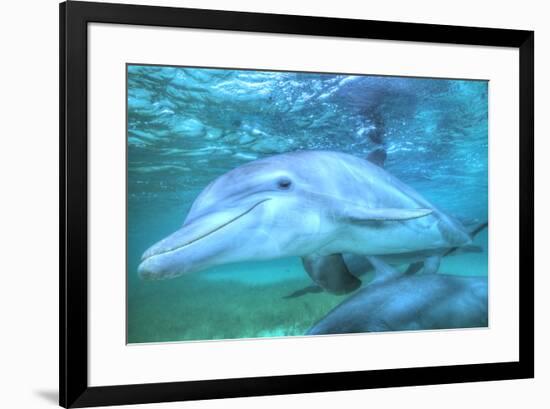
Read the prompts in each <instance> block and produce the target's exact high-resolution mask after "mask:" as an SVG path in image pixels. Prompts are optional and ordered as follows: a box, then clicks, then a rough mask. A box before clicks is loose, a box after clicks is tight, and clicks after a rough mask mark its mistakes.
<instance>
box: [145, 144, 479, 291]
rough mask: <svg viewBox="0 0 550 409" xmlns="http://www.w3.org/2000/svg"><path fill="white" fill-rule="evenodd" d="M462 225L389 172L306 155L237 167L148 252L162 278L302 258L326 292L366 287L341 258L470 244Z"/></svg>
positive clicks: (148, 267)
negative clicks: (222, 266)
mask: <svg viewBox="0 0 550 409" xmlns="http://www.w3.org/2000/svg"><path fill="white" fill-rule="evenodd" d="M470 242H471V237H470V235H469V234H468V232H467V231H466V229H465V228H464V226H463V225H462V224H461V223H459V222H458V221H456V220H454V219H452V218H451V217H448V216H447V215H446V214H445V213H443V212H441V211H439V210H438V209H437V208H436V207H434V206H433V205H432V204H431V203H429V202H428V201H427V200H426V199H424V198H423V197H422V196H421V195H420V194H419V193H417V192H416V191H415V190H413V189H412V188H410V187H409V186H407V185H406V184H404V183H403V182H401V181H400V180H398V179H397V178H396V177H394V176H392V175H391V174H389V173H388V172H386V171H385V170H384V169H382V168H381V167H379V166H376V165H374V164H372V163H370V162H368V161H366V160H364V159H360V158H357V157H355V156H352V155H348V154H345V153H338V152H329V151H300V152H293V153H285V154H281V155H275V156H271V157H268V158H264V159H260V160H256V161H253V162H249V163H247V164H244V165H242V166H239V167H237V168H235V169H233V170H231V171H229V172H227V173H225V174H224V175H222V176H220V177H218V178H217V179H216V180H214V181H213V182H211V183H210V184H209V185H208V186H207V187H206V188H205V189H204V190H203V191H202V192H201V193H200V194H199V196H198V197H197V198H196V200H195V201H194V203H193V205H192V207H191V209H190V211H189V213H188V215H187V217H186V219H185V221H184V224H183V226H182V227H181V228H180V229H179V230H177V231H176V232H175V233H173V234H171V235H169V236H168V237H166V238H165V239H163V240H161V241H159V242H158V243H156V244H155V245H153V246H152V247H150V248H149V249H148V250H146V251H145V253H144V254H143V256H142V262H141V264H140V266H139V268H138V272H139V274H140V276H141V277H142V278H148V279H161V278H170V277H177V276H180V275H182V274H186V273H191V272H195V271H200V270H204V269H207V268H209V267H211V266H215V265H220V264H227V263H233V262H239V261H248V260H269V259H276V258H281V257H289V256H297V257H302V260H303V264H304V267H305V269H306V271H307V272H308V274H309V275H310V277H311V278H312V280H313V281H314V282H315V283H316V284H318V285H319V286H321V287H322V288H324V289H325V290H326V291H328V292H331V293H336V294H342V293H348V292H350V291H353V290H355V289H357V288H358V287H359V286H360V283H361V282H360V280H359V279H358V278H357V277H355V276H354V275H353V274H351V273H350V272H349V271H348V269H347V267H346V264H345V263H344V261H343V258H342V254H346V253H349V254H357V255H364V256H380V255H385V254H400V253H410V252H414V251H421V250H429V249H453V248H455V247H461V246H465V245H469V244H470Z"/></svg>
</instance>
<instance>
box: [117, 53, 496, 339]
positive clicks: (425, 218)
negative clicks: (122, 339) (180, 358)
mask: <svg viewBox="0 0 550 409" xmlns="http://www.w3.org/2000/svg"><path fill="white" fill-rule="evenodd" d="M488 86H489V84H488V82H487V81H483V80H455V79H437V78H416V77H393V76H372V75H349V74H333V73H330V74H329V73H307V72H280V71H265V70H248V69H246V70H245V69H214V68H195V67H174V66H153V65H136V64H128V65H127V342H128V343H151V342H175V341H198V340H215V339H239V338H261V337H282V336H297V335H298V336H303V335H317V334H345V333H363V332H379V331H408V330H434V329H448V328H475V327H487V325H488V300H487V293H488V288H487V286H488V280H487V275H488V228H489V226H488Z"/></svg>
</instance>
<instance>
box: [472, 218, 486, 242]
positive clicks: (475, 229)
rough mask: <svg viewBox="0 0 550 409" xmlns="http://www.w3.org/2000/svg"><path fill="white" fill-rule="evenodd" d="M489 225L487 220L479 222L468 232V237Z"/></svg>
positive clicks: (473, 235)
mask: <svg viewBox="0 0 550 409" xmlns="http://www.w3.org/2000/svg"><path fill="white" fill-rule="evenodd" d="M488 226H489V222H483V223H479V224H478V225H476V226H474V227H473V228H472V229H471V230H470V231H469V232H468V233H470V237H472V239H473V238H474V237H475V236H476V235H477V234H478V233H479V232H481V231H483V230H485V229H486V228H487V227H488Z"/></svg>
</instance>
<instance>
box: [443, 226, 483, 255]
mask: <svg viewBox="0 0 550 409" xmlns="http://www.w3.org/2000/svg"><path fill="white" fill-rule="evenodd" d="M488 226H489V222H483V223H479V224H476V225H474V226H472V227H471V228H470V229H469V231H468V234H469V235H470V238H471V239H472V240H473V239H474V238H475V237H476V235H478V234H479V233H480V232H481V231H483V230H485V229H486V228H487V227H488ZM459 248H460V247H452V248H450V249H449V250H448V251H447V252H446V253H445V254H444V255H443V257H446V256H448V255H450V254H452V253H454V252H455V251H457V250H458V249H459Z"/></svg>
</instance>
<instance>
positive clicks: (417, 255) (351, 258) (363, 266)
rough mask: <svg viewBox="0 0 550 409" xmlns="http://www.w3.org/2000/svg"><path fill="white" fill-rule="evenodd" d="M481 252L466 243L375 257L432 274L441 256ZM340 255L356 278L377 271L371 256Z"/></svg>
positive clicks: (313, 289)
mask: <svg viewBox="0 0 550 409" xmlns="http://www.w3.org/2000/svg"><path fill="white" fill-rule="evenodd" d="M487 225H488V223H479V224H476V225H475V227H474V228H472V229H471V230H470V237H471V238H472V239H473V238H474V237H475V236H476V235H477V233H479V232H480V231H481V230H483V229H485V228H486V227H487ZM481 252H483V248H482V247H480V246H477V245H466V246H462V247H458V248H456V247H455V248H452V249H430V250H419V251H413V252H410V253H400V254H387V255H384V256H377V259H378V260H379V261H381V262H384V263H386V264H390V265H392V266H395V265H397V266H399V265H403V264H408V268H407V269H406V271H405V273H404V274H407V275H410V274H416V273H419V274H434V273H437V271H438V270H439V265H440V263H441V259H442V258H443V257H447V256H452V255H457V254H465V253H481ZM342 256H343V259H344V263H345V264H346V267H347V269H348V271H349V272H350V273H351V274H353V275H354V276H355V277H357V278H360V277H362V276H363V275H365V274H367V273H369V272H371V271H374V272H375V273H378V272H377V271H376V268H375V267H374V265H373V263H372V262H371V261H370V260H372V257H365V256H361V255H357V254H343V255H342ZM378 265H380V264H378ZM323 291H324V290H323V288H322V287H320V286H319V285H317V284H312V285H309V286H306V287H303V288H300V289H298V290H296V291H293V292H292V293H290V294H288V295H285V296H283V297H282V298H284V299H290V298H297V297H301V296H303V295H306V294H317V293H322V292H323Z"/></svg>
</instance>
